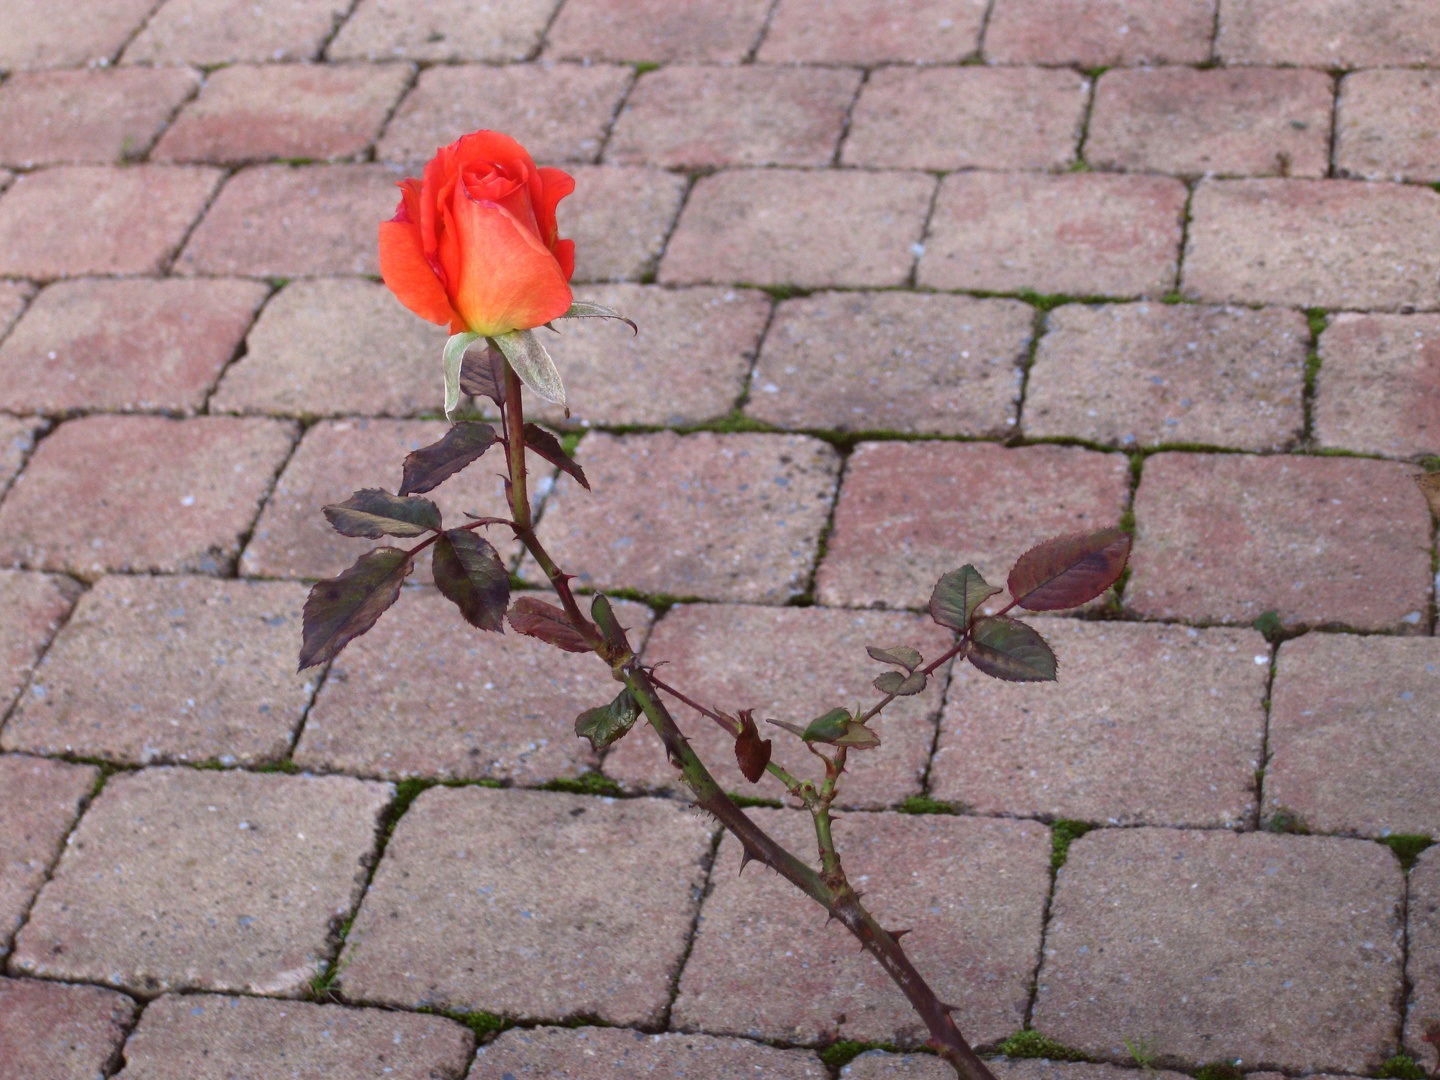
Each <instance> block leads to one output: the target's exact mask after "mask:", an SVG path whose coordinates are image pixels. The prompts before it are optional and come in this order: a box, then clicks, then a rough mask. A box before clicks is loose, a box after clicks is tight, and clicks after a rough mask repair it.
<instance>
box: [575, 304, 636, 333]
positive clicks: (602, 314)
mask: <svg viewBox="0 0 1440 1080" xmlns="http://www.w3.org/2000/svg"><path fill="white" fill-rule="evenodd" d="M560 318H562V319H619V320H620V321H621V322H623V323H625V324H627V325H628V326H629V327H630V329H631V330H634V331H635V333H637V334H638V333H640V328H639V327H638V326H636V325H635V323H634V322H633V321H632V320H630V319H627V318H626V317H625V316H624V315H621V314H620V313H619V312H618V311H616V310H615V309H614V308H608V307H606V306H605V305H604V304H596V303H594V302H592V301H590V300H574V301H572V302H571V304H570V310H569V311H567V312H565V314H564V315H561V316H560Z"/></svg>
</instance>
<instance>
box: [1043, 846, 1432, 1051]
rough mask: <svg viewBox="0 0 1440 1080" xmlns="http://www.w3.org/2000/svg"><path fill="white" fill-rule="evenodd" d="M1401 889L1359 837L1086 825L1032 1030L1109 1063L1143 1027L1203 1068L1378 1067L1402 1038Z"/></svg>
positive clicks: (1383, 854)
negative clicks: (1217, 1063) (1211, 1064)
mask: <svg viewBox="0 0 1440 1080" xmlns="http://www.w3.org/2000/svg"><path fill="white" fill-rule="evenodd" d="M1403 894H1404V880H1403V876H1402V874H1401V872H1400V867H1399V864H1398V863H1397V862H1396V861H1395V857H1394V855H1392V854H1391V853H1390V852H1389V851H1387V850H1385V849H1384V848H1383V847H1381V846H1380V845H1379V844H1371V843H1367V842H1364V841H1360V840H1341V839H1335V838H1332V837H1320V836H1274V835H1269V834H1266V833H1248V834H1245V835H1237V834H1235V833H1231V832H1228V831H1223V830H1205V831H1196V832H1182V831H1178V830H1175V829H1102V830H1098V831H1095V832H1092V833H1089V834H1088V835H1086V836H1083V837H1081V838H1080V839H1079V840H1076V841H1075V842H1074V843H1073V844H1071V846H1070V852H1069V856H1068V858H1067V859H1066V862H1065V865H1064V866H1063V867H1062V868H1061V870H1060V874H1059V877H1058V879H1057V881H1056V887H1055V896H1054V899H1053V900H1052V901H1051V905H1050V921H1049V925H1048V927H1047V930H1046V940H1045V950H1044V956H1045V960H1044V965H1043V966H1042V967H1041V969H1040V976H1039V984H1038V994H1037V997H1036V1002H1035V1018H1034V1025H1035V1028H1036V1030H1038V1031H1039V1032H1040V1033H1041V1034H1043V1035H1048V1036H1050V1037H1051V1038H1053V1039H1056V1040H1058V1041H1059V1042H1061V1043H1063V1044H1064V1045H1065V1046H1068V1047H1073V1048H1074V1049H1077V1050H1080V1051H1082V1052H1085V1053H1089V1054H1092V1055H1094V1056H1096V1057H1102V1058H1108V1059H1110V1060H1112V1061H1127V1062H1128V1061H1130V1060H1132V1059H1131V1057H1130V1055H1129V1053H1128V1052H1127V1050H1126V1049H1125V1046H1124V1043H1123V1042H1122V1041H1121V1036H1122V1035H1123V1034H1124V1031H1130V1032H1134V1031H1143V1032H1145V1033H1146V1037H1147V1038H1149V1039H1151V1040H1152V1043H1153V1045H1155V1046H1156V1047H1157V1048H1158V1049H1159V1050H1160V1051H1161V1052H1162V1053H1164V1054H1165V1055H1166V1056H1167V1058H1170V1059H1178V1060H1179V1061H1183V1062H1185V1063H1186V1064H1187V1065H1192V1066H1193V1065H1194V1064H1198V1063H1199V1062H1202V1061H1212V1060H1216V1059H1220V1060H1224V1061H1234V1060H1235V1059H1237V1058H1239V1059H1242V1060H1243V1061H1245V1062H1246V1063H1251V1062H1253V1063H1256V1064H1260V1063H1264V1064H1265V1065H1267V1066H1271V1067H1275V1068H1283V1069H1287V1070H1294V1069H1321V1070H1329V1071H1332V1072H1349V1073H1364V1072H1369V1071H1371V1070H1373V1069H1375V1068H1377V1067H1378V1066H1379V1064H1380V1062H1381V1061H1382V1060H1384V1059H1385V1058H1387V1057H1388V1056H1389V1055H1390V1054H1391V1053H1392V1051H1393V1047H1394V1038H1395V1006H1396V1004H1397V1003H1398V1002H1399V1000H1400V982H1401V970H1400V964H1401V961H1400V958H1401V956H1402V954H1403V944H1402V938H1403V933H1404V928H1403V921H1402V920H1403V915H1402V911H1403V907H1402V903H1403V901H1402V897H1403ZM1117 1018H1123V1020H1124V1024H1123V1025H1120V1024H1117ZM1122 1026H1123V1027H1124V1031H1122V1030H1121V1027H1122ZM1131 1037H1132V1038H1133V1036H1131Z"/></svg>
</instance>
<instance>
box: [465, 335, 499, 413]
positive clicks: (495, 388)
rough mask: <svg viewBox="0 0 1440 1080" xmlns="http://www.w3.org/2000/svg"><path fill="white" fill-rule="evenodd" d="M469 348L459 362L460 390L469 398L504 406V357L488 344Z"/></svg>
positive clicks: (477, 343)
mask: <svg viewBox="0 0 1440 1080" xmlns="http://www.w3.org/2000/svg"><path fill="white" fill-rule="evenodd" d="M478 345H479V342H476V344H475V345H472V346H470V348H469V349H468V350H467V351H466V353H465V355H464V356H463V357H462V358H461V360H460V389H461V390H463V391H464V392H465V393H467V394H469V395H470V396H471V397H488V398H489V399H490V400H491V401H493V402H495V404H496V405H504V404H505V357H504V356H502V355H501V354H500V350H499V349H497V348H495V346H493V345H491V344H490V343H489V342H486V343H485V345H484V346H483V347H478V348H477V347H476V346H478Z"/></svg>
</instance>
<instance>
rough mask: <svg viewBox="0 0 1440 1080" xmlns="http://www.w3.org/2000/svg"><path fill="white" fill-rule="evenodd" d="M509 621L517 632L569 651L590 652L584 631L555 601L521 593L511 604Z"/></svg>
mask: <svg viewBox="0 0 1440 1080" xmlns="http://www.w3.org/2000/svg"><path fill="white" fill-rule="evenodd" d="M508 617H509V619H510V625H511V626H512V627H514V629H515V632H516V633H520V634H526V635H528V636H530V637H535V638H539V639H540V640H541V641H543V642H545V643H546V644H547V645H554V646H555V647H556V648H557V649H564V650H565V651H566V652H591V651H592V647H591V645H590V642H589V641H587V640H586V639H585V635H584V634H582V633H580V631H578V630H576V629H575V628H574V627H573V626H571V625H570V620H569V619H568V618H567V617H566V616H565V612H563V611H561V610H560V609H559V608H557V607H556V606H555V605H554V604H547V603H545V601H543V600H536V599H534V598H533V597H529V596H522V597H521V598H520V599H519V600H516V601H515V603H513V604H511V605H510V614H509V616H508Z"/></svg>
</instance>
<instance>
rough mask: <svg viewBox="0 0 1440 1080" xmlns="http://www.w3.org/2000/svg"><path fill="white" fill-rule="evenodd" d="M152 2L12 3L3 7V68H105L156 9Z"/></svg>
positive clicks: (0, 50)
mask: <svg viewBox="0 0 1440 1080" xmlns="http://www.w3.org/2000/svg"><path fill="white" fill-rule="evenodd" d="M154 6H155V5H154V2H153V0H79V2H78V3H74V4H68V5H66V6H64V7H56V6H55V5H54V4H51V3H48V2H47V0H12V2H11V3H10V4H8V5H7V6H6V9H5V37H4V40H3V41H0V68H6V69H13V68H50V67H54V68H62V67H79V66H82V65H88V64H103V63H108V62H110V61H112V60H114V59H115V56H116V54H117V53H119V51H120V50H121V48H123V47H124V45H125V42H127V41H129V40H130V37H131V35H132V34H134V33H135V31H136V30H138V29H140V26H141V24H142V23H144V21H145V19H146V17H147V16H148V15H149V14H150V12H151V11H152V10H153V9H154Z"/></svg>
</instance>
